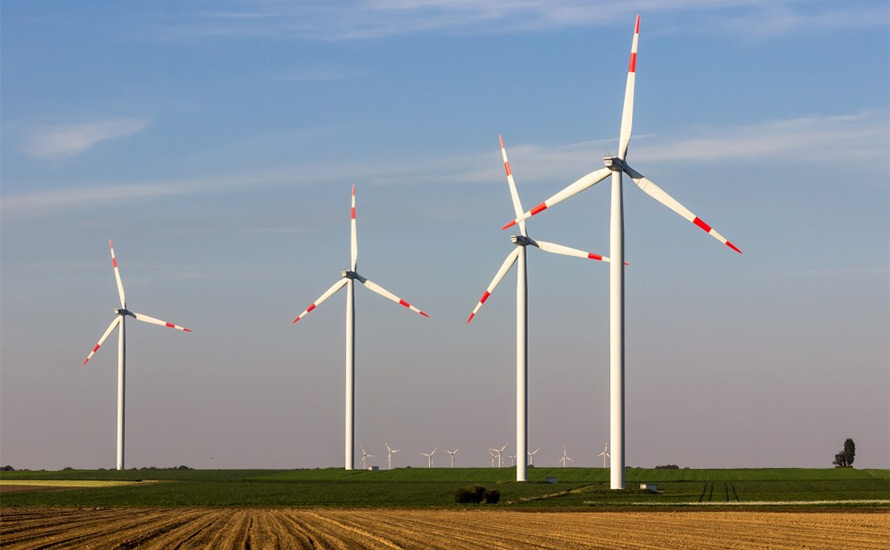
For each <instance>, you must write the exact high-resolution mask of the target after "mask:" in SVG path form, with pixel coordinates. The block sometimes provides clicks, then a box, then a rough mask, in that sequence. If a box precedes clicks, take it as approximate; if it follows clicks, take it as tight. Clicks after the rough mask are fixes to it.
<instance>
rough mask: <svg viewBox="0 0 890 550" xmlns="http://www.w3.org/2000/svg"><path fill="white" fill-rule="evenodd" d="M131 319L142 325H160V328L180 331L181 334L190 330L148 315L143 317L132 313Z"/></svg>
mask: <svg viewBox="0 0 890 550" xmlns="http://www.w3.org/2000/svg"><path fill="white" fill-rule="evenodd" d="M133 317H135V318H136V320H137V321H142V322H144V323H151V324H153V325H160V326H162V327H167V328H172V329H176V330H181V331H183V332H191V331H192V329H190V328H185V327H181V326H179V325H174V324H173V323H168V322H167V321H161V320H160V319H155V318H154V317H149V316H148V315H143V314H142V313H135V312H134V313H133Z"/></svg>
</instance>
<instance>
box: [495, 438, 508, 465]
mask: <svg viewBox="0 0 890 550" xmlns="http://www.w3.org/2000/svg"><path fill="white" fill-rule="evenodd" d="M507 445H509V443H504V446H503V447H501V448H500V449H495V448H492V449H490V452H491V455H492V457H495V456H496V457H498V468H500V467H501V454H502V453H503V452H504V449H506V448H507Z"/></svg>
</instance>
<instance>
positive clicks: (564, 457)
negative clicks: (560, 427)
mask: <svg viewBox="0 0 890 550" xmlns="http://www.w3.org/2000/svg"><path fill="white" fill-rule="evenodd" d="M566 461H568V462H575V461H574V460H572V459H571V458H569V455H567V454H566V446H565V445H563V446H562V458H560V459H559V463H560V464H562V467H563V468H565V467H566Z"/></svg>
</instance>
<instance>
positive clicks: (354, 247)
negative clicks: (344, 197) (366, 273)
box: [349, 184, 358, 271]
mask: <svg viewBox="0 0 890 550" xmlns="http://www.w3.org/2000/svg"><path fill="white" fill-rule="evenodd" d="M350 218H351V219H350V222H349V224H350V241H349V251H350V253H351V255H352V264H351V265H352V267H351V268H350V271H355V266H356V263H357V262H358V238H357V237H356V232H355V184H352V210H351V212H350Z"/></svg>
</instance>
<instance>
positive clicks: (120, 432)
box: [83, 240, 192, 470]
mask: <svg viewBox="0 0 890 550" xmlns="http://www.w3.org/2000/svg"><path fill="white" fill-rule="evenodd" d="M108 248H109V249H110V250H111V265H112V267H113V268H114V279H115V281H116V282H117V294H118V296H119V297H120V301H121V307H116V308H114V313H115V317H114V321H112V322H111V324H110V325H108V328H107V329H106V330H105V333H104V334H103V335H102V337H101V338H99V343H98V344H96V345H95V347H93V351H91V352H90V354H89V355H87V358H86V359H84V360H83V364H84V365H86V364H87V361H89V360H90V359H91V358H92V357H93V355H94V354H95V353H96V352H97V351H99V347H100V346H102V344H104V343H105V340H107V339H108V337H109V336H111V333H112V332H113V331H114V329H115V328H117V329H118V340H117V469H118V470H123V469H124V397H125V387H124V386H125V381H126V372H125V371H126V364H127V338H126V332H125V325H126V319H127V317H132V318H134V319H136V320H137V321H142V322H144V323H151V324H153V325H161V326H162V327H169V328H174V329H176V330H182V331H185V332H191V331H192V329H189V328H185V327H181V326H179V325H174V324H173V323H168V322H166V321H161V320H160V319H155V318H154V317H149V316H148V315H143V314H141V313H136V312H134V311H130V310H129V309H127V297H126V295H125V294H124V284H123V283H122V282H121V272H120V269H119V268H118V266H117V258H116V257H115V256H114V245H113V244H112V243H111V240H109V241H108Z"/></svg>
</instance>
